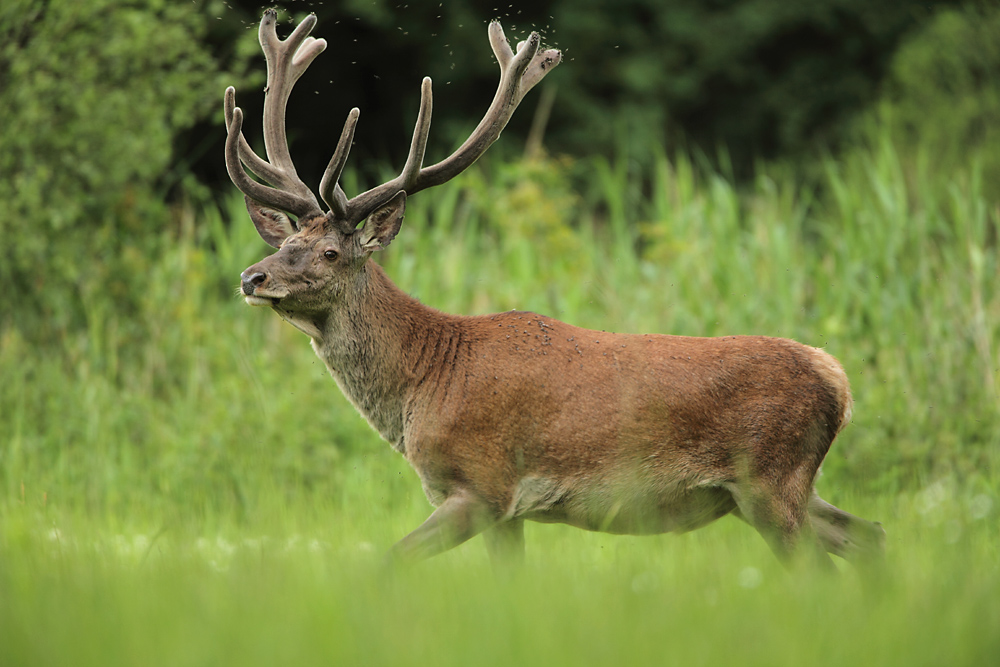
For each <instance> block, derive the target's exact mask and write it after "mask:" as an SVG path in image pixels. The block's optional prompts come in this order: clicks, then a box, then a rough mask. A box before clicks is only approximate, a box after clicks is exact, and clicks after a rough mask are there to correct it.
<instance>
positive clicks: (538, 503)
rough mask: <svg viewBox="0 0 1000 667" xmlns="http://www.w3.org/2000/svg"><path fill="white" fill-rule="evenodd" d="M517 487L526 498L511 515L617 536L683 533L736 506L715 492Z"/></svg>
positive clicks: (541, 482) (539, 482)
mask: <svg viewBox="0 0 1000 667" xmlns="http://www.w3.org/2000/svg"><path fill="white" fill-rule="evenodd" d="M522 485H523V486H526V487H527V488H526V489H525V491H526V493H522V494H521V495H520V496H519V497H518V498H516V499H515V503H514V507H512V509H513V510H514V511H513V512H512V513H510V514H511V515H512V516H519V517H521V518H524V519H528V520H531V521H538V522H542V523H565V524H569V525H572V526H576V527H578V528H583V529H584V530H592V531H597V532H603V533H614V534H619V535H652V534H658V533H670V532H686V531H689V530H694V529H696V528H699V527H701V526H704V525H705V524H707V523H711V522H712V521H715V520H716V519H718V518H719V517H722V516H725V515H726V514H728V513H729V512H731V511H732V510H733V509H734V508H735V507H736V502H735V501H734V500H733V497H732V495H731V494H730V493H729V492H728V491H727V490H725V489H723V488H719V487H696V488H690V489H680V488H677V487H672V488H669V489H660V490H651V489H642V488H634V487H633V488H629V487H622V486H620V485H609V486H601V487H598V488H586V487H585V488H582V489H578V488H574V486H576V485H573V484H562V485H560V484H555V483H551V482H550V483H546V482H545V481H544V480H538V479H535V480H532V481H530V482H529V483H528V484H526V485H525V484H524V481H523V480H522ZM520 490H521V488H519V491H520ZM539 491H541V493H539ZM515 508H516V509H515Z"/></svg>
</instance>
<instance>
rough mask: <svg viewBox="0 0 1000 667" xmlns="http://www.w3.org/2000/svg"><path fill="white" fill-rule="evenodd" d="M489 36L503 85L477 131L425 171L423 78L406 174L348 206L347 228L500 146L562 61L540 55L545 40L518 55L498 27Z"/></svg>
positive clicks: (533, 40) (552, 52) (427, 117)
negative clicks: (520, 109) (524, 103)
mask: <svg viewBox="0 0 1000 667" xmlns="http://www.w3.org/2000/svg"><path fill="white" fill-rule="evenodd" d="M489 34H490V45H491V46H492V47H493V53H494V55H495V56H496V58H497V62H498V63H499V64H500V85H499V87H498V88H497V92H496V95H495V96H494V97H493V103H492V104H490V108H489V109H488V110H487V111H486V115H485V116H484V117H483V119H482V120H481V121H480V122H479V125H477V126H476V129H475V130H473V132H472V134H471V135H469V138H468V139H466V140H465V143H464V144H462V145H461V146H460V147H459V148H458V150H456V151H455V152H454V153H452V154H451V155H450V156H448V157H447V158H445V159H444V160H442V161H441V162H438V163H437V164H435V165H431V166H430V167H426V168H422V167H421V165H422V163H423V156H424V148H425V147H426V146H427V134H428V132H429V131H430V126H431V80H430V78H424V80H423V84H422V85H421V88H420V112H419V114H418V115H417V125H416V128H415V129H414V131H413V141H412V143H411V144H410V153H409V155H408V156H407V158H406V164H405V165H404V167H403V171H402V172H401V173H400V174H399V176H397V177H396V178H394V179H393V180H391V181H389V182H387V183H383V184H382V185H379V186H378V187H375V188H372V189H371V190H368V191H367V192H363V193H362V194H360V195H358V196H356V197H353V198H352V199H351V200H350V201H348V202H347V212H348V215H347V220H348V222H349V223H357V222H360V221H361V220H363V219H364V218H365V217H367V216H368V214H369V213H371V212H372V211H373V210H374V209H375V208H377V207H378V206H379V205H380V204H382V203H384V202H386V201H388V200H389V199H390V198H391V197H393V196H394V195H395V194H396V193H397V192H399V191H400V190H405V191H406V193H407V194H408V195H410V194H413V193H415V192H419V191H420V190H423V189H424V188H429V187H432V186H435V185H440V184H441V183H444V182H445V181H448V180H450V179H452V178H454V177H455V176H457V175H458V174H460V173H461V172H462V171H464V170H465V169H467V168H468V167H469V166H470V165H471V164H472V163H473V162H475V161H476V160H478V159H479V158H480V156H482V154H483V153H485V152H486V149H487V148H489V147H490V146H491V145H492V144H493V142H494V141H496V140H497V138H498V137H499V136H500V132H502V131H503V129H504V127H506V125H507V121H509V120H510V117H511V116H512V115H513V114H514V110H515V109H516V108H517V105H518V104H519V103H520V102H521V99H522V98H523V97H524V95H525V94H526V93H527V92H528V91H529V90H531V88H532V87H534V85H535V84H536V83H538V82H539V81H541V79H542V77H543V76H545V75H546V74H547V73H548V72H549V70H551V69H552V68H553V67H555V66H556V65H558V64H559V63H560V61H561V60H562V53H560V52H559V51H558V50H556V49H548V50H545V51H541V52H539V50H538V46H539V43H540V41H541V38H540V37H539V36H538V33H537V32H533V33H531V35H530V36H529V37H528V39H527V40H526V41H523V42H521V43H520V44H518V45H517V52H516V53H515V52H513V51H511V49H510V46H509V45H508V44H507V38H506V37H505V36H504V33H503V28H501V27H500V22H499V21H496V20H494V21H491V22H490V29H489Z"/></svg>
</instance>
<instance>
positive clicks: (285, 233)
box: [243, 196, 298, 248]
mask: <svg viewBox="0 0 1000 667" xmlns="http://www.w3.org/2000/svg"><path fill="white" fill-rule="evenodd" d="M243 198H244V199H245V200H246V203H247V211H249V212H250V219H251V220H253V226H254V227H256V228H257V233H258V234H260V237H261V238H262V239H264V241H265V242H266V243H267V244H268V245H269V246H272V247H275V248H280V247H281V242H282V241H284V240H285V239H286V238H287V237H289V236H291V235H292V234H294V233H295V232H297V231H298V227H297V226H296V224H295V223H294V222H292V219H291V218H289V217H288V215H287V214H286V213H284V212H283V211H279V210H277V209H274V208H270V207H268V206H266V205H264V204H261V203H260V202H259V201H257V200H256V199H251V198H250V197H247V196H244V197H243Z"/></svg>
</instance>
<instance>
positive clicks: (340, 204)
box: [225, 10, 562, 329]
mask: <svg viewBox="0 0 1000 667" xmlns="http://www.w3.org/2000/svg"><path fill="white" fill-rule="evenodd" d="M276 20H277V13H276V12H275V11H274V10H268V11H267V12H265V13H264V17H263V19H262V20H261V23H260V44H261V47H262V48H263V50H264V55H265V57H266V59H267V88H266V89H265V100H264V146H265V149H266V152H267V160H264V159H262V158H260V157H259V156H258V155H256V154H255V153H254V151H253V149H251V148H250V146H249V144H248V143H247V141H246V139H245V138H244V137H243V133H242V126H243V112H242V110H241V109H240V108H239V107H237V106H236V91H235V89H234V88H232V87H229V88H228V89H227V90H226V95H225V113H226V124H227V129H228V137H227V140H226V167H227V170H228V172H229V176H230V178H232V180H233V183H235V184H236V186H237V187H238V188H239V189H240V190H241V191H242V192H243V194H244V195H245V196H246V204H247V210H248V211H249V213H250V217H251V219H252V220H253V223H254V225H255V226H256V227H257V231H258V232H259V233H260V236H261V238H263V239H264V240H265V241H266V242H267V243H268V244H270V245H271V246H273V247H275V248H278V249H279V250H278V252H276V253H275V254H273V255H271V256H269V257H267V258H266V259H264V260H263V261H261V262H258V263H257V264H254V265H253V266H251V267H250V268H248V269H247V270H246V271H244V272H243V274H242V276H241V278H242V287H241V289H242V292H243V295H244V296H245V298H246V301H247V303H249V304H251V305H267V306H272V307H273V308H275V309H276V310H278V311H279V312H280V313H281V314H282V315H284V316H286V318H289V319H291V320H292V321H293V324H294V323H296V320H301V319H302V318H303V317H304V318H306V319H308V318H309V316H310V314H315V313H323V312H327V311H329V310H330V309H331V308H332V307H334V306H335V305H336V303H337V302H338V301H339V300H340V299H341V298H342V296H343V294H344V293H345V291H346V290H347V289H348V288H349V287H350V286H351V284H352V282H353V281H354V280H355V278H356V277H357V276H358V275H359V274H361V273H362V268H363V267H364V265H365V264H366V262H367V260H368V258H369V257H370V256H371V254H372V253H373V252H375V251H377V250H381V249H383V248H385V247H387V246H388V245H389V244H390V243H391V242H392V240H393V238H395V236H396V234H397V233H398V232H399V228H400V226H401V224H402V222H403V212H404V210H405V207H406V197H407V195H412V194H414V193H416V192H419V191H420V190H423V189H424V188H428V187H431V186H434V185H439V184H441V183H444V182H446V181H448V180H450V179H451V178H453V177H454V176H456V175H457V174H459V173H461V172H462V171H464V170H465V169H466V168H468V167H469V165H471V164H472V163H473V162H475V161H476V160H477V159H478V158H479V157H480V156H481V155H482V154H483V153H484V152H486V149H487V148H489V146H490V145H491V144H492V143H493V142H494V141H496V139H497V138H498V137H499V136H500V132H501V131H502V130H503V128H504V127H505V126H506V124H507V121H508V120H510V117H511V116H512V115H513V113H514V109H516V108H517V105H518V103H519V102H520V101H521V99H522V98H523V97H524V95H525V93H527V92H528V91H529V90H530V89H531V88H532V87H533V86H534V85H535V84H537V83H538V82H539V81H540V80H541V79H542V77H543V76H545V74H547V73H548V72H549V71H550V70H551V69H552V68H553V67H555V66H556V65H558V64H559V62H560V60H561V58H562V55H561V54H560V52H559V51H557V50H539V42H540V39H539V36H538V33H534V32H533V33H531V35H530V36H529V37H528V39H527V40H525V41H523V42H521V43H520V44H519V45H518V47H517V51H516V52H514V51H512V50H511V48H510V46H509V45H508V43H507V39H506V37H505V36H504V33H503V29H502V28H501V27H500V23H499V22H497V21H493V22H491V23H490V26H489V39H490V44H491V46H492V47H493V53H494V55H495V56H496V59H497V62H498V63H499V65H500V85H499V87H498V89H497V92H496V95H495V97H494V98H493V103H492V104H491V105H490V107H489V109H488V110H487V112H486V115H485V116H484V117H483V119H482V121H480V123H479V125H478V126H477V127H476V129H475V130H474V131H473V132H472V134H471V135H470V136H469V138H468V139H467V140H466V141H465V143H463V144H462V145H461V146H460V147H459V148H458V150H456V151H455V152H454V153H453V154H452V155H450V156H449V157H447V158H445V159H444V160H442V161H441V162H438V163H437V164H434V165H432V166H429V167H424V166H423V161H424V150H425V148H426V146H427V137H428V132H429V131H430V122H431V105H432V100H431V98H432V96H431V80H430V78H424V80H423V83H422V85H421V88H420V110H419V113H418V114H417V122H416V127H415V129H414V131H413V140H412V142H411V143H410V151H409V155H408V156H407V158H406V162H405V164H404V166H403V169H402V171H401V172H400V174H399V176H397V177H396V178H394V179H392V180H391V181H388V182H386V183H383V184H381V185H379V186H377V187H374V188H372V189H371V190H368V191H367V192H363V193H361V194H359V195H356V196H355V197H352V198H350V199H348V198H347V196H346V195H345V193H344V191H343V189H342V188H341V186H340V183H339V180H340V175H341V172H342V171H343V169H344V165H345V164H346V162H347V156H348V152H349V151H350V147H351V142H352V140H353V138H354V129H355V126H356V124H357V121H358V117H359V115H360V111H359V110H358V109H357V108H354V109H352V110H351V111H350V113H349V114H348V116H347V121H346V122H345V124H344V129H343V131H342V132H341V134H340V140H339V141H338V142H337V147H336V149H335V150H334V153H333V157H332V158H331V159H330V163H329V165H328V166H327V168H326V171H325V173H324V174H323V178H322V180H321V182H320V187H319V194H320V197H321V198H322V200H323V202H324V203H325V204H326V205H327V207H328V209H329V210H327V211H324V210H323V209H322V208H321V207H320V205H319V202H318V201H317V199H316V197H315V195H314V194H313V193H312V191H310V189H309V188H308V187H307V186H306V185H305V183H303V181H302V180H301V179H300V178H299V176H298V175H297V174H296V172H295V166H294V164H293V163H292V159H291V156H290V154H289V151H288V142H287V139H286V136H285V107H286V104H287V102H288V96H289V94H290V93H291V90H292V86H293V85H294V84H295V82H296V81H297V80H298V79H299V77H300V76H302V74H303V73H304V72H305V70H306V68H308V67H309V65H310V64H311V63H312V61H313V60H314V59H315V58H316V57H317V56H318V55H319V54H320V53H322V52H323V50H324V49H325V48H326V41H325V40H323V39H315V38H313V37H310V36H309V33H310V32H311V31H312V29H313V27H314V26H315V25H316V16H315V15H309V16H307V17H306V18H305V19H303V20H302V22H301V23H299V25H298V27H296V28H295V30H294V31H293V32H292V33H291V35H289V36H288V38H287V39H285V40H281V39H279V38H278V36H277V32H276V30H275V23H276ZM244 167H245V169H244ZM247 169H248V170H249V171H251V172H253V173H254V174H255V175H257V176H258V177H259V178H260V179H261V180H263V181H266V182H267V183H269V184H270V185H265V184H264V183H260V182H258V181H256V180H254V179H252V178H250V176H249V175H248V174H247V171H246V170H247ZM362 221H364V224H363V225H362V224H360V223H362ZM300 328H303V326H301V323H300ZM305 328H306V329H308V327H305Z"/></svg>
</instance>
